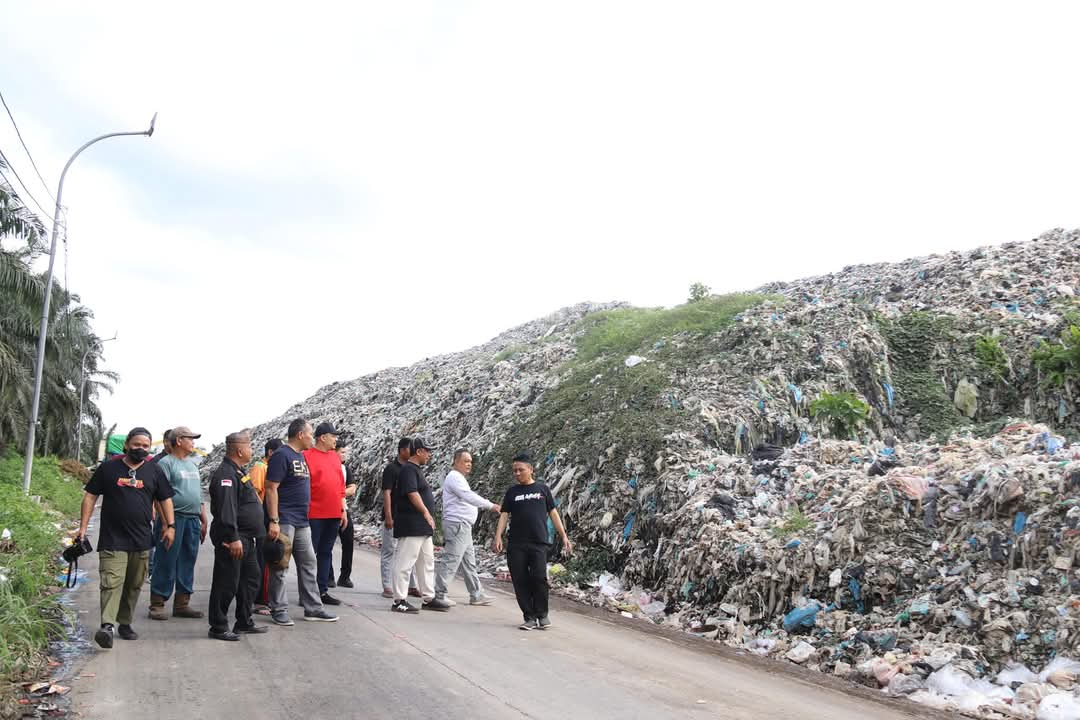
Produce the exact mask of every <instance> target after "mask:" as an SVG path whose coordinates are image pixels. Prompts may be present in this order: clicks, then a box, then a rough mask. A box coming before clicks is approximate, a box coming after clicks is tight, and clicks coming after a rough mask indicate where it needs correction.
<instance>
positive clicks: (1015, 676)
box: [994, 664, 1039, 686]
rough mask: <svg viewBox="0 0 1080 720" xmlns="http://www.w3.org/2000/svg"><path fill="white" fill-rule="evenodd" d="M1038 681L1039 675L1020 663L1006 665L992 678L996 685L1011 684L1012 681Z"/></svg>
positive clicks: (1022, 682)
mask: <svg viewBox="0 0 1080 720" xmlns="http://www.w3.org/2000/svg"><path fill="white" fill-rule="evenodd" d="M1038 681H1039V676H1038V675H1036V674H1035V673H1033V672H1032V671H1031V670H1029V669H1028V668H1027V666H1026V665H1022V664H1009V665H1006V666H1005V668H1004V669H1002V671H1001V672H999V673H998V674H997V677H995V678H994V682H996V683H997V684H998V685H1005V686H1011V685H1012V684H1013V683H1020V684H1021V685H1022V684H1024V683H1034V682H1038Z"/></svg>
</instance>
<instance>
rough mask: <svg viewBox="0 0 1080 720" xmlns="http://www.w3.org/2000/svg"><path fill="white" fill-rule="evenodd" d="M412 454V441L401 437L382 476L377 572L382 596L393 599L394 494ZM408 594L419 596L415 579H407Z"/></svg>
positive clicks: (395, 546)
mask: <svg viewBox="0 0 1080 720" xmlns="http://www.w3.org/2000/svg"><path fill="white" fill-rule="evenodd" d="M411 454H412V439H411V438H407V437H403V438H401V439H400V440H398V444H397V457H396V458H394V459H393V460H391V461H390V464H389V465H387V466H386V469H385V470H383V474H382V498H383V526H382V547H381V548H380V551H379V571H380V574H381V575H382V596H383V597H384V598H392V597H394V588H393V585H394V581H393V575H394V550H395V549H396V548H397V538H395V537H394V493H396V492H397V481H398V477H399V476H400V475H401V468H402V466H403V465H405V463H407V462H409V456H410V455H411ZM409 594H410V595H413V596H419V595H420V593H419V591H417V590H416V579H415V578H413V577H410V578H409Z"/></svg>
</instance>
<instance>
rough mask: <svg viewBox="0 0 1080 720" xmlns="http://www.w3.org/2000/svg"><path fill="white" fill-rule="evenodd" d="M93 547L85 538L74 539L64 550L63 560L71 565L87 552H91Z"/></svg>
mask: <svg viewBox="0 0 1080 720" xmlns="http://www.w3.org/2000/svg"><path fill="white" fill-rule="evenodd" d="M93 550H94V546H93V545H91V544H90V541H89V540H87V539H86V538H85V537H80V538H75V542H73V543H72V544H71V545H69V546H68V547H66V548H64V560H65V561H66V562H69V563H73V562H75V561H76V560H78V559H79V558H81V557H82V556H83V555H85V554H86V553H88V552H93Z"/></svg>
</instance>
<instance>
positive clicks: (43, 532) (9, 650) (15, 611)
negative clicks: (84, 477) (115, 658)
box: [0, 453, 83, 680]
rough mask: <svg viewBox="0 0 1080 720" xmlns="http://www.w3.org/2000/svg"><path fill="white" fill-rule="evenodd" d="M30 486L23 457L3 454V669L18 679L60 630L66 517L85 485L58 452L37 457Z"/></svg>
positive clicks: (0, 506)
mask: <svg viewBox="0 0 1080 720" xmlns="http://www.w3.org/2000/svg"><path fill="white" fill-rule="evenodd" d="M30 492H31V493H32V494H33V495H39V496H41V500H42V502H40V503H39V502H36V501H35V500H34V499H32V498H30V497H27V496H26V495H24V494H23V491H22V458H21V457H17V456H15V455H13V454H10V453H9V454H6V455H4V456H2V457H0V530H2V529H4V528H7V529H8V530H10V531H11V540H10V542H5V543H0V568H4V570H3V574H4V575H5V576H6V579H0V675H2V676H3V677H4V678H6V679H9V680H17V679H19V678H20V677H23V676H24V675H25V674H27V673H31V672H33V671H34V670H35V668H37V667H39V664H40V662H41V658H42V653H43V652H44V650H45V648H46V646H47V644H48V641H49V638H50V637H52V636H55V635H56V634H57V633H58V632H60V630H61V628H62V625H61V622H60V609H59V606H58V605H57V603H56V597H55V596H54V595H53V592H52V591H53V590H55V589H56V588H57V586H58V583H57V580H56V576H57V574H58V573H59V572H60V571H61V567H60V564H59V561H58V556H59V554H60V551H61V538H62V536H63V531H62V530H61V529H60V526H63V524H64V523H65V521H72V520H76V519H77V518H78V512H79V504H80V502H81V500H82V495H83V492H82V485H81V484H80V483H79V482H78V481H76V480H74V479H71V478H68V477H67V476H65V475H64V474H63V473H61V472H60V469H59V465H58V463H57V461H56V459H55V458H51V457H46V458H36V459H35V460H34V472H33V475H32V476H31V479H30Z"/></svg>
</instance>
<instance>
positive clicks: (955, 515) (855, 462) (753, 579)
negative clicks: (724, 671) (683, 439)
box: [555, 422, 1080, 718]
mask: <svg viewBox="0 0 1080 720" xmlns="http://www.w3.org/2000/svg"><path fill="white" fill-rule="evenodd" d="M665 465H666V470H665V472H664V474H663V475H662V476H661V477H660V478H659V480H658V482H657V483H656V485H655V487H649V488H646V487H641V488H638V492H640V493H642V494H647V495H648V496H649V497H653V496H655V497H657V498H658V501H657V502H658V504H660V505H662V506H663V507H667V508H671V510H669V511H667V512H661V513H657V514H656V515H653V516H652V517H649V518H648V519H647V520H644V521H638V522H641V523H642V524H643V525H645V526H646V527H642V528H640V529H638V530H635V529H634V527H633V521H634V518H632V517H630V516H627V517H626V518H625V521H624V518H617V519H614V522H610V520H611V519H610V518H608V517H607V516H606V515H605V516H601V518H600V519H599V521H598V522H596V523H590V524H589V526H590V530H589V532H590V533H591V534H592V535H593V536H599V535H602V534H603V533H604V532H605V530H606V529H607V528H605V524H608V526H609V527H611V526H614V527H617V528H618V530H619V531H620V533H621V535H620V538H619V539H617V540H615V541H614V542H615V543H616V544H619V543H620V541H621V542H622V543H625V544H626V545H627V548H626V550H627V559H626V562H625V566H624V567H623V572H622V574H621V577H620V576H617V575H613V574H611V573H604V574H601V575H600V576H599V577H598V578H597V579H596V580H595V581H594V582H593V583H592V584H591V587H588V588H587V589H584V590H582V589H580V588H571V589H569V590H568V593H569V594H570V595H571V596H574V597H577V598H578V599H581V600H584V601H588V602H592V603H594V604H596V605H603V606H607V607H609V608H610V609H612V610H614V611H619V612H623V613H629V614H632V615H635V616H638V617H643V618H647V619H649V620H651V621H653V622H657V623H663V624H668V625H673V626H676V627H679V628H682V629H685V630H688V631H690V632H694V633H697V634H700V635H703V636H705V637H709V638H713V639H716V640H719V641H721V642H725V643H727V644H729V645H732V646H735V647H739V648H743V649H745V650H746V651H748V652H751V653H754V654H759V655H768V656H770V657H775V658H778V659H787V660H789V661H791V662H795V663H798V664H800V665H805V666H807V667H811V668H815V669H818V670H821V671H822V672H828V673H832V674H836V675H839V676H842V677H846V678H850V679H852V680H855V681H857V682H860V683H863V684H867V685H871V686H874V687H881V688H884V689H885V690H886V691H887V692H889V693H891V694H895V695H907V696H910V697H912V699H915V700H917V701H920V702H925V703H929V704H933V705H936V706H939V707H954V708H958V709H963V710H966V711H969V712H976V711H983V712H984V713H986V712H989V711H994V712H998V713H1000V714H1001V715H1002V716H1008V717H1019V718H1033V717H1036V715H1035V713H1036V712H1037V709H1038V707H1039V703H1040V702H1045V703H1047V707H1050V706H1052V705H1054V704H1055V703H1065V705H1062V707H1074V706H1070V705H1068V703H1069V702H1073V703H1080V696H1077V695H1075V694H1072V693H1073V692H1074V691H1080V684H1078V678H1080V675H1078V672H1080V662H1073V661H1072V660H1069V658H1080V631H1078V622H1080V570H1078V569H1077V562H1076V561H1077V550H1078V549H1080V446H1077V445H1070V444H1068V443H1067V442H1066V441H1065V440H1064V439H1063V438H1060V437H1058V436H1056V435H1054V434H1053V433H1052V432H1050V431H1049V430H1048V429H1047V428H1046V427H1043V426H1039V425H1030V424H1027V423H1024V422H1017V423H1013V424H1010V425H1009V426H1007V427H1006V428H1004V429H1003V430H1002V431H1001V432H1000V433H998V434H997V435H995V436H993V437H991V438H988V439H978V438H973V437H954V438H953V440H952V441H950V442H948V443H945V444H937V443H899V444H895V445H894V446H893V447H889V446H886V445H885V444H884V443H880V442H878V443H874V444H872V445H869V446H867V445H862V444H859V443H855V442H845V441H836V440H816V439H811V440H808V441H806V442H804V443H802V444H797V445H796V446H794V447H792V448H789V449H778V448H768V447H761V448H758V449H757V450H756V451H755V452H754V453H752V455H751V456H750V457H745V458H744V457H734V456H731V455H725V454H723V453H720V452H717V451H710V450H707V449H697V450H690V451H684V452H682V453H672V454H671V455H669V456H668V457H667V458H666V459H665ZM568 502H569V501H568ZM648 502H649V501H648V500H646V503H648ZM571 507H572V505H571ZM582 512H583V508H581V507H578V508H576V509H575V510H574V511H573V514H574V516H575V517H577V518H579V522H580V518H581V516H582ZM592 514H593V515H595V513H592ZM627 528H629V529H630V531H629V532H626V529H627ZM609 542H610V541H609ZM571 564H572V559H571V561H570V562H568V563H567V565H571ZM563 573H564V568H563V566H562V565H560V566H558V567H556V573H555V576H556V578H558V577H559V576H560V575H563ZM657 579H661V580H662V581H661V582H659V583H656V582H654V581H655V580H657ZM1029 668H1030V670H1029ZM1034 670H1041V671H1042V672H1041V675H1039V676H1038V677H1036V673H1035V672H1034ZM1061 693H1069V694H1068V695H1067V698H1068V699H1066V698H1062V697H1058V695H1060V694H1061ZM1048 696H1054V698H1055V699H1054V700H1049V697H1048ZM1078 706H1080V705H1078ZM988 716H992V714H991V715H988ZM1066 716H1067V717H1078V716H1076V715H1072V716H1069V715H1066ZM1040 717H1041V716H1040ZM1063 717H1065V716H1063Z"/></svg>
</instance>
